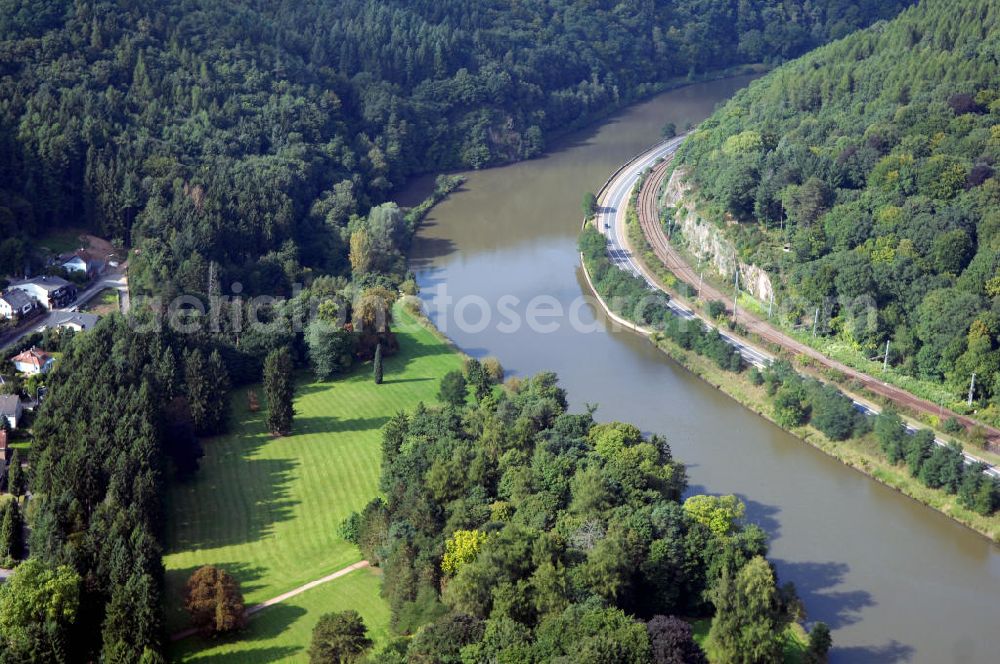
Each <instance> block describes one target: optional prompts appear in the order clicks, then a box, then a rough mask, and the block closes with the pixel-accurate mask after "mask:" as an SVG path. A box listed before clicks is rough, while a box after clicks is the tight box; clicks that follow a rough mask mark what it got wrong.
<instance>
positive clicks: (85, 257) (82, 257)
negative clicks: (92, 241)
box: [59, 249, 105, 277]
mask: <svg viewBox="0 0 1000 664" xmlns="http://www.w3.org/2000/svg"><path fill="white" fill-rule="evenodd" d="M104 265H105V263H104V259H103V258H100V257H99V256H97V255H96V254H93V253H91V252H90V251H88V250H86V249H77V250H76V251H74V252H73V253H70V254H63V255H62V256H60V257H59V266H60V267H62V268H63V269H64V270H66V271H67V272H78V273H80V274H86V275H87V276H88V277H96V276H97V275H99V274H100V273H101V272H102V271H103V270H104Z"/></svg>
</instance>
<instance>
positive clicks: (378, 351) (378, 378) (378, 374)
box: [372, 342, 382, 385]
mask: <svg viewBox="0 0 1000 664" xmlns="http://www.w3.org/2000/svg"><path fill="white" fill-rule="evenodd" d="M372 377H373V378H374V379H375V384H376V385H381V384H382V343H381V342H379V344H378V345H377V346H375V359H374V361H373V363H372Z"/></svg>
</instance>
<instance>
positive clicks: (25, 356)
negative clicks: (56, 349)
mask: <svg viewBox="0 0 1000 664" xmlns="http://www.w3.org/2000/svg"><path fill="white" fill-rule="evenodd" d="M10 361H11V362H13V363H14V368H15V369H17V370H18V371H20V372H21V373H23V374H25V375H26V376H34V375H35V374H44V373H48V372H49V371H50V370H51V369H52V363H53V362H55V358H54V357H52V356H51V355H49V354H48V353H46V352H45V351H44V350H38V349H37V348H29V349H28V350H26V351H24V352H23V353H21V354H19V355H15V356H14V357H12V358H10Z"/></svg>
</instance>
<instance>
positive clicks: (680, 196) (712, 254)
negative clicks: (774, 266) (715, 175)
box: [662, 168, 772, 302]
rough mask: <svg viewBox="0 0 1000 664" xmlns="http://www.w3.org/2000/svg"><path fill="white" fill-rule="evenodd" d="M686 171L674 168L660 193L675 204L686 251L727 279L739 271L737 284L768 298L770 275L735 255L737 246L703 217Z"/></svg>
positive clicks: (732, 277) (770, 290)
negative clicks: (696, 203) (686, 176)
mask: <svg viewBox="0 0 1000 664" xmlns="http://www.w3.org/2000/svg"><path fill="white" fill-rule="evenodd" d="M684 179H685V171H684V169H683V168H677V169H676V170H675V171H674V172H673V175H671V176H670V181H669V182H668V183H667V187H666V189H665V190H664V193H663V200H662V202H663V204H664V205H667V206H670V207H673V208H676V209H677V212H676V213H675V215H674V220H675V222H676V223H677V224H678V226H679V228H680V232H681V236H682V237H683V241H684V243H685V245H686V246H687V249H688V251H690V252H691V253H692V254H694V255H695V256H697V257H698V258H700V259H701V260H702V261H705V262H707V263H708V264H709V265H711V266H712V267H714V268H715V271H716V272H718V273H719V274H721V275H722V276H723V277H725V278H727V279H729V280H730V281H735V279H736V277H735V272H734V271H735V270H739V273H740V288H741V289H743V290H746V291H749V292H750V293H751V294H752V295H753V296H754V297H756V298H757V299H758V300H761V301H763V302H767V301H768V300H769V299H770V298H771V292H772V285H771V276H770V275H769V274H768V273H767V272H765V271H764V270H763V269H761V268H759V267H757V266H756V265H754V264H752V263H744V262H743V261H740V260H737V258H736V247H735V246H734V245H733V243H732V241H730V240H729V239H728V238H727V237H725V234H724V233H723V232H722V229H721V228H719V227H718V226H717V225H715V224H713V223H711V222H710V221H708V220H706V219H704V218H703V217H702V216H701V215H700V214H699V213H698V210H697V207H696V206H695V202H694V197H693V196H691V195H690V193H691V187H690V186H689V185H688V184H687V183H686V182H685V181H684Z"/></svg>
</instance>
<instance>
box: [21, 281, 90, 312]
mask: <svg viewBox="0 0 1000 664" xmlns="http://www.w3.org/2000/svg"><path fill="white" fill-rule="evenodd" d="M10 290H20V291H24V292H25V293H27V294H28V295H30V296H32V297H33V298H35V299H36V300H38V302H39V304H41V305H42V306H43V307H45V308H46V309H58V308H60V307H65V306H66V305H68V304H70V303H71V302H72V301H73V300H75V299H76V286H75V285H73V284H72V283H70V282H68V281H66V280H65V279H63V278H62V277H35V278H34V279H28V280H26V281H20V282H18V283H16V284H11V286H10Z"/></svg>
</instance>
